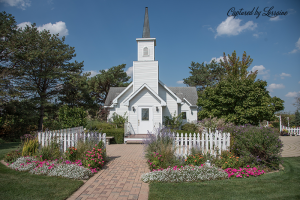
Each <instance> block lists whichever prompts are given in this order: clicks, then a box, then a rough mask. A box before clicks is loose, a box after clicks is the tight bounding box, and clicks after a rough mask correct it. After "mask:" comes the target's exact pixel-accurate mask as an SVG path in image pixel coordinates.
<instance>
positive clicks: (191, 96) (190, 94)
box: [169, 87, 198, 106]
mask: <svg viewBox="0 0 300 200" xmlns="http://www.w3.org/2000/svg"><path fill="white" fill-rule="evenodd" d="M169 89H170V90H171V91H172V92H173V93H174V94H175V95H176V96H178V97H179V98H180V99H181V100H182V101H186V102H188V104H191V105H190V106H196V105H197V101H198V94H197V89H196V87H169Z"/></svg>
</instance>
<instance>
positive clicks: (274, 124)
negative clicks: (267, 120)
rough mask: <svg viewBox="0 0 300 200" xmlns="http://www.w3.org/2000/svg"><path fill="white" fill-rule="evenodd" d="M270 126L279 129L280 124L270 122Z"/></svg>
mask: <svg viewBox="0 0 300 200" xmlns="http://www.w3.org/2000/svg"><path fill="white" fill-rule="evenodd" d="M272 125H273V127H274V128H280V123H279V122H272Z"/></svg>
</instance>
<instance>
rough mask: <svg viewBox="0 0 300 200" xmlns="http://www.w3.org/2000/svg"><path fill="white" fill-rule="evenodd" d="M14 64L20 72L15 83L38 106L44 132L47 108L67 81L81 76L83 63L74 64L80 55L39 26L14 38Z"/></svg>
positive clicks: (11, 60) (33, 26)
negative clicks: (72, 77) (74, 59)
mask: <svg viewBox="0 0 300 200" xmlns="http://www.w3.org/2000/svg"><path fill="white" fill-rule="evenodd" d="M13 40H14V42H15V43H14V45H13V46H10V49H9V53H10V54H11V55H13V56H12V57H11V58H10V62H12V63H13V64H14V67H15V69H16V71H17V73H16V74H15V75H16V76H15V80H14V83H15V84H16V85H18V86H19V87H20V90H21V91H24V92H25V96H24V97H25V98H29V99H31V100H34V101H36V102H37V103H38V105H39V107H38V110H39V120H38V130H42V124H43V117H44V115H45V108H46V107H47V105H48V104H49V100H51V99H52V98H53V97H55V96H56V95H57V94H58V92H59V91H60V89H61V87H60V85H61V84H62V83H63V82H64V81H65V79H66V78H68V77H70V76H73V75H74V74H79V73H81V71H82V67H83V62H81V63H78V62H77V61H74V62H72V63H71V62H70V60H72V59H73V58H74V57H75V56H76V54H75V49H74V47H70V46H69V45H67V44H64V41H65V38H64V37H63V38H62V39H60V38H59V37H58V34H56V35H51V34H50V33H49V31H46V30H44V31H41V32H39V31H38V30H37V28H36V25H35V24H32V25H31V26H27V27H26V28H25V29H24V30H19V31H18V32H17V34H14V35H13Z"/></svg>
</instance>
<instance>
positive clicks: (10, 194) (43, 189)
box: [0, 142, 83, 200]
mask: <svg viewBox="0 0 300 200" xmlns="http://www.w3.org/2000/svg"><path fill="white" fill-rule="evenodd" d="M19 144H20V143H18V142H10V143H4V144H0V160H3V158H4V155H5V154H6V153H8V152H9V151H11V150H14V149H17V147H18V146H19ZM81 185H83V181H80V180H72V179H66V178H61V177H48V176H38V175H33V174H29V173H28V172H19V171H14V170H11V169H9V168H8V167H6V166H4V165H3V164H1V163H0V199H14V200H15V199H16V200H17V199H39V200H40V199H66V198H68V197H69V196H71V195H72V194H73V193H74V192H75V191H76V190H77V189H78V188H79V187H80V186H81Z"/></svg>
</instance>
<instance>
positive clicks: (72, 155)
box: [65, 147, 77, 162]
mask: <svg viewBox="0 0 300 200" xmlns="http://www.w3.org/2000/svg"><path fill="white" fill-rule="evenodd" d="M65 155H66V158H67V160H69V161H72V162H74V161H75V160H77V159H76V158H77V148H75V147H69V148H68V149H67V150H66V152H65Z"/></svg>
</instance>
